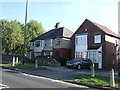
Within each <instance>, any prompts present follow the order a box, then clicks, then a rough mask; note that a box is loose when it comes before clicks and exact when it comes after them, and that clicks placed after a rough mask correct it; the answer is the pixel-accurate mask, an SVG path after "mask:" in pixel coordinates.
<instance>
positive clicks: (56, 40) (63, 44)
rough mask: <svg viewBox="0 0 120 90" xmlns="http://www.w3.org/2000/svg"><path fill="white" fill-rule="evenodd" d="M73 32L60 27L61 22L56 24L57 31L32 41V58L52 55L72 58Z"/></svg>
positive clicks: (53, 30)
mask: <svg viewBox="0 0 120 90" xmlns="http://www.w3.org/2000/svg"><path fill="white" fill-rule="evenodd" d="M72 34H73V33H72V32H71V31H70V30H68V29H67V28H65V27H60V25H59V22H58V23H56V25H55V29H52V30H50V31H48V32H46V33H44V34H42V35H40V36H38V37H36V38H34V39H33V40H31V41H30V42H31V46H30V49H31V52H30V53H31V56H30V58H32V57H34V56H38V55H43V56H46V55H50V56H60V57H65V58H67V57H70V55H71V52H70V51H71V50H70V49H71V44H70V43H71V42H70V37H71V36H72Z"/></svg>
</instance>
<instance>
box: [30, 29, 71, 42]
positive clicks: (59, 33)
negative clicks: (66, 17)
mask: <svg viewBox="0 0 120 90" xmlns="http://www.w3.org/2000/svg"><path fill="white" fill-rule="evenodd" d="M72 34H73V32H71V31H70V30H68V29H66V28H65V27H60V28H57V29H52V30H50V31H48V32H46V33H44V34H42V35H40V36H38V37H36V38H34V39H32V40H31V42H32V41H35V40H46V39H52V38H60V37H64V38H70V37H71V36H72Z"/></svg>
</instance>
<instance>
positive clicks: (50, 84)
mask: <svg viewBox="0 0 120 90" xmlns="http://www.w3.org/2000/svg"><path fill="white" fill-rule="evenodd" d="M2 84H3V85H6V86H8V87H9V88H88V87H85V86H80V85H74V84H69V83H61V82H58V81H56V80H53V79H46V78H39V77H34V76H28V75H26V74H24V73H20V72H17V71H12V70H9V69H2Z"/></svg>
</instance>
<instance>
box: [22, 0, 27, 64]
mask: <svg viewBox="0 0 120 90" xmlns="http://www.w3.org/2000/svg"><path fill="white" fill-rule="evenodd" d="M27 7H28V0H26V11H25V28H24V53H23V62H22V64H24V61H25V56H26V24H27Z"/></svg>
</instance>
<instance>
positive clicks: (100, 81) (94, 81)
mask: <svg viewBox="0 0 120 90" xmlns="http://www.w3.org/2000/svg"><path fill="white" fill-rule="evenodd" d="M74 81H77V82H82V83H85V84H91V85H99V86H109V84H110V77H107V76H100V75H96V76H95V77H94V78H92V77H91V75H88V74H82V75H77V77H76V78H75V80H74ZM115 83H116V86H120V79H115ZM119 88H120V87H119Z"/></svg>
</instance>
